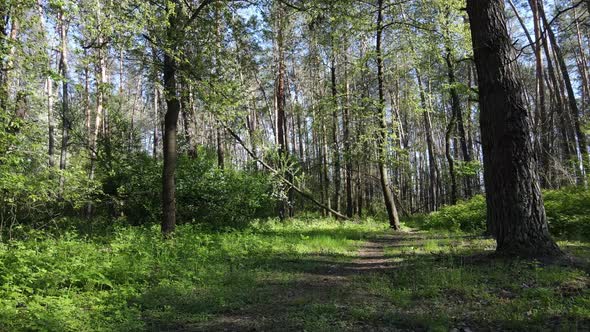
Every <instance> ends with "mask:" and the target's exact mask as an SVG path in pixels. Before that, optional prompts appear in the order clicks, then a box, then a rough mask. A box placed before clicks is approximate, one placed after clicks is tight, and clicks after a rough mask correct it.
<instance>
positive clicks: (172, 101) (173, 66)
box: [161, 3, 180, 235]
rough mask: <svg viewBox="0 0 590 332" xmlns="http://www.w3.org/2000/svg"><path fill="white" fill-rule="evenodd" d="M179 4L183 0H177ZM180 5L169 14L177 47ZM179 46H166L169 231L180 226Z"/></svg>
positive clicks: (165, 222) (165, 214) (165, 216)
mask: <svg viewBox="0 0 590 332" xmlns="http://www.w3.org/2000/svg"><path fill="white" fill-rule="evenodd" d="M176 5H177V6H178V5H179V4H178V3H176ZM179 12H180V8H175V9H174V13H172V14H170V15H169V17H168V21H169V27H168V32H167V37H168V38H167V39H168V41H169V42H170V43H171V44H172V45H173V46H174V47H177V45H178V43H179V42H180V41H179V40H178V36H177V35H178V33H177V31H176V30H175V29H176V28H177V27H176V25H177V21H178V17H177V16H178V15H179ZM171 52H175V49H174V48H173V49H171V50H170V49H165V50H164V66H163V71H164V98H165V100H166V115H165V116H164V137H163V150H162V154H163V158H164V167H163V172H162V224H161V230H162V233H163V234H164V235H168V234H170V233H172V232H173V231H174V229H175V228H176V181H175V175H176V162H177V158H178V151H177V137H176V134H177V126H178V115H179V114H180V100H179V99H178V93H177V91H176V90H177V88H176V74H177V63H176V60H175V57H176V55H175V54H174V53H172V54H171Z"/></svg>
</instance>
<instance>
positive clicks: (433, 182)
mask: <svg viewBox="0 0 590 332" xmlns="http://www.w3.org/2000/svg"><path fill="white" fill-rule="evenodd" d="M415 71H416V77H417V78H418V89H419V90H420V104H421V106H422V116H423V117H424V131H425V134H426V146H427V150H428V167H429V177H430V186H429V188H428V192H429V195H430V198H429V203H430V211H435V210H436V209H437V208H438V189H437V188H438V187H439V182H438V178H439V173H440V170H439V169H438V165H437V163H436V153H435V146H434V138H433V137H432V123H431V121H430V112H429V108H428V104H427V103H426V95H425V93H424V88H423V87H422V79H421V77H420V73H419V72H418V69H415Z"/></svg>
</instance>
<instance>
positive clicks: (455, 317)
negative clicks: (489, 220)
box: [170, 231, 590, 332]
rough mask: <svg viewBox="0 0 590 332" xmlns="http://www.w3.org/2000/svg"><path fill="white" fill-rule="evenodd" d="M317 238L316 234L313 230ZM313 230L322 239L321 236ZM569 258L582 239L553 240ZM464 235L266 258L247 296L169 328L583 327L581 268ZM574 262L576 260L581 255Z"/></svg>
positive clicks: (375, 238) (584, 249)
mask: <svg viewBox="0 0 590 332" xmlns="http://www.w3.org/2000/svg"><path fill="white" fill-rule="evenodd" d="M316 235H318V234H316ZM322 236H330V235H329V234H322ZM561 246H562V248H564V249H565V250H566V251H568V252H569V253H570V254H574V255H576V256H577V257H585V260H586V263H588V258H589V257H590V246H588V245H587V244H583V243H579V242H578V243H568V242H562V243H561ZM493 249H494V247H493V243H492V241H490V240H488V239H484V238H482V237H477V236H465V235H452V234H451V235H434V234H429V233H424V232H416V231H407V232H404V233H393V232H389V231H387V232H377V233H375V234H372V236H371V237H370V238H369V239H367V240H366V241H364V242H362V244H360V245H359V249H358V251H357V252H356V253H355V254H354V255H351V256H350V257H346V256H342V255H334V254H329V253H315V254H310V255H307V256H304V257H300V258H298V259H290V260H288V261H285V262H281V263H280V264H278V265H274V266H275V268H277V269H278V270H279V271H282V272H285V271H290V272H296V275H294V276H292V277H291V278H288V280H284V279H283V280H276V279H275V280H260V283H259V284H258V285H257V287H255V288H254V289H252V291H253V293H252V294H251V298H250V301H246V302H245V303H244V304H243V305H242V306H240V307H239V308H235V309H231V310H227V311H220V312H218V313H216V314H213V315H210V316H209V317H208V318H207V319H206V320H205V321H204V322H202V323H199V324H195V325H192V324H189V325H185V326H183V325H177V326H170V327H171V330H186V331H192V330H206V331H212V330H215V331H275V330H280V331H343V330H351V331H465V332H467V331H499V330H548V331H549V330H550V331H588V330H590V289H589V287H590V279H589V277H588V274H587V270H586V272H585V271H584V270H581V269H577V268H573V267H568V266H564V265H561V266H560V265H559V264H558V265H549V266H546V265H544V264H543V263H541V262H537V261H520V260H502V259H495V258H491V255H489V254H490V253H491V252H493ZM582 260H584V258H582Z"/></svg>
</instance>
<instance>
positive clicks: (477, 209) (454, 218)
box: [423, 195, 486, 232]
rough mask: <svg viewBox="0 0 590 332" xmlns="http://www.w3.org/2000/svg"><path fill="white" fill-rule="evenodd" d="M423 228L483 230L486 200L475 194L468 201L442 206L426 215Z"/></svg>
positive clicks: (466, 230) (484, 227) (484, 226)
mask: <svg viewBox="0 0 590 332" xmlns="http://www.w3.org/2000/svg"><path fill="white" fill-rule="evenodd" d="M423 227H424V228H425V229H444V230H448V231H453V232H454V231H463V232H483V231H484V230H485V229H486V201H485V198H484V197H483V196H482V195H477V196H475V197H473V198H471V199H470V200H468V201H461V202H459V203H457V204H456V205H449V206H444V207H442V208H441V209H440V210H439V211H436V212H433V213H431V214H429V215H428V216H426V217H425V218H424V221H423Z"/></svg>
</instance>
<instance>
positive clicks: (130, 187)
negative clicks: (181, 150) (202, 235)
mask: <svg viewBox="0 0 590 332" xmlns="http://www.w3.org/2000/svg"><path fill="white" fill-rule="evenodd" d="M137 158H138V159H137V160H135V161H134V162H133V163H131V164H129V165H127V166H126V167H125V168H121V167H118V168H117V169H119V170H123V171H122V172H119V173H116V174H115V176H113V177H112V181H113V182H114V183H113V184H112V186H113V187H115V188H117V189H116V190H117V192H118V193H119V199H120V200H121V204H122V211H123V213H124V215H125V216H127V219H128V221H129V222H130V223H131V224H134V225H137V224H143V223H146V222H158V221H159V218H160V214H161V203H160V194H159V193H160V186H161V180H160V179H161V164H160V163H159V162H158V161H155V160H153V159H152V158H150V157H148V156H138V157H137ZM176 185H177V188H176V190H177V214H178V218H179V221H180V222H181V223H182V222H197V223H203V224H206V225H210V226H214V227H238V226H241V225H245V224H246V223H247V222H249V221H251V220H252V219H254V218H262V217H268V216H270V215H272V214H273V211H274V206H275V205H274V200H273V199H272V198H271V197H270V195H271V192H272V188H271V183H270V179H269V178H268V176H267V175H265V174H263V173H256V172H248V171H237V170H233V169H226V170H221V169H219V168H217V167H216V164H215V160H214V157H213V156H212V155H211V154H210V153H208V152H207V151H206V150H200V151H199V153H198V157H197V158H195V159H191V158H188V157H181V158H180V160H179V165H178V171H177V176H176Z"/></svg>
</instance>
